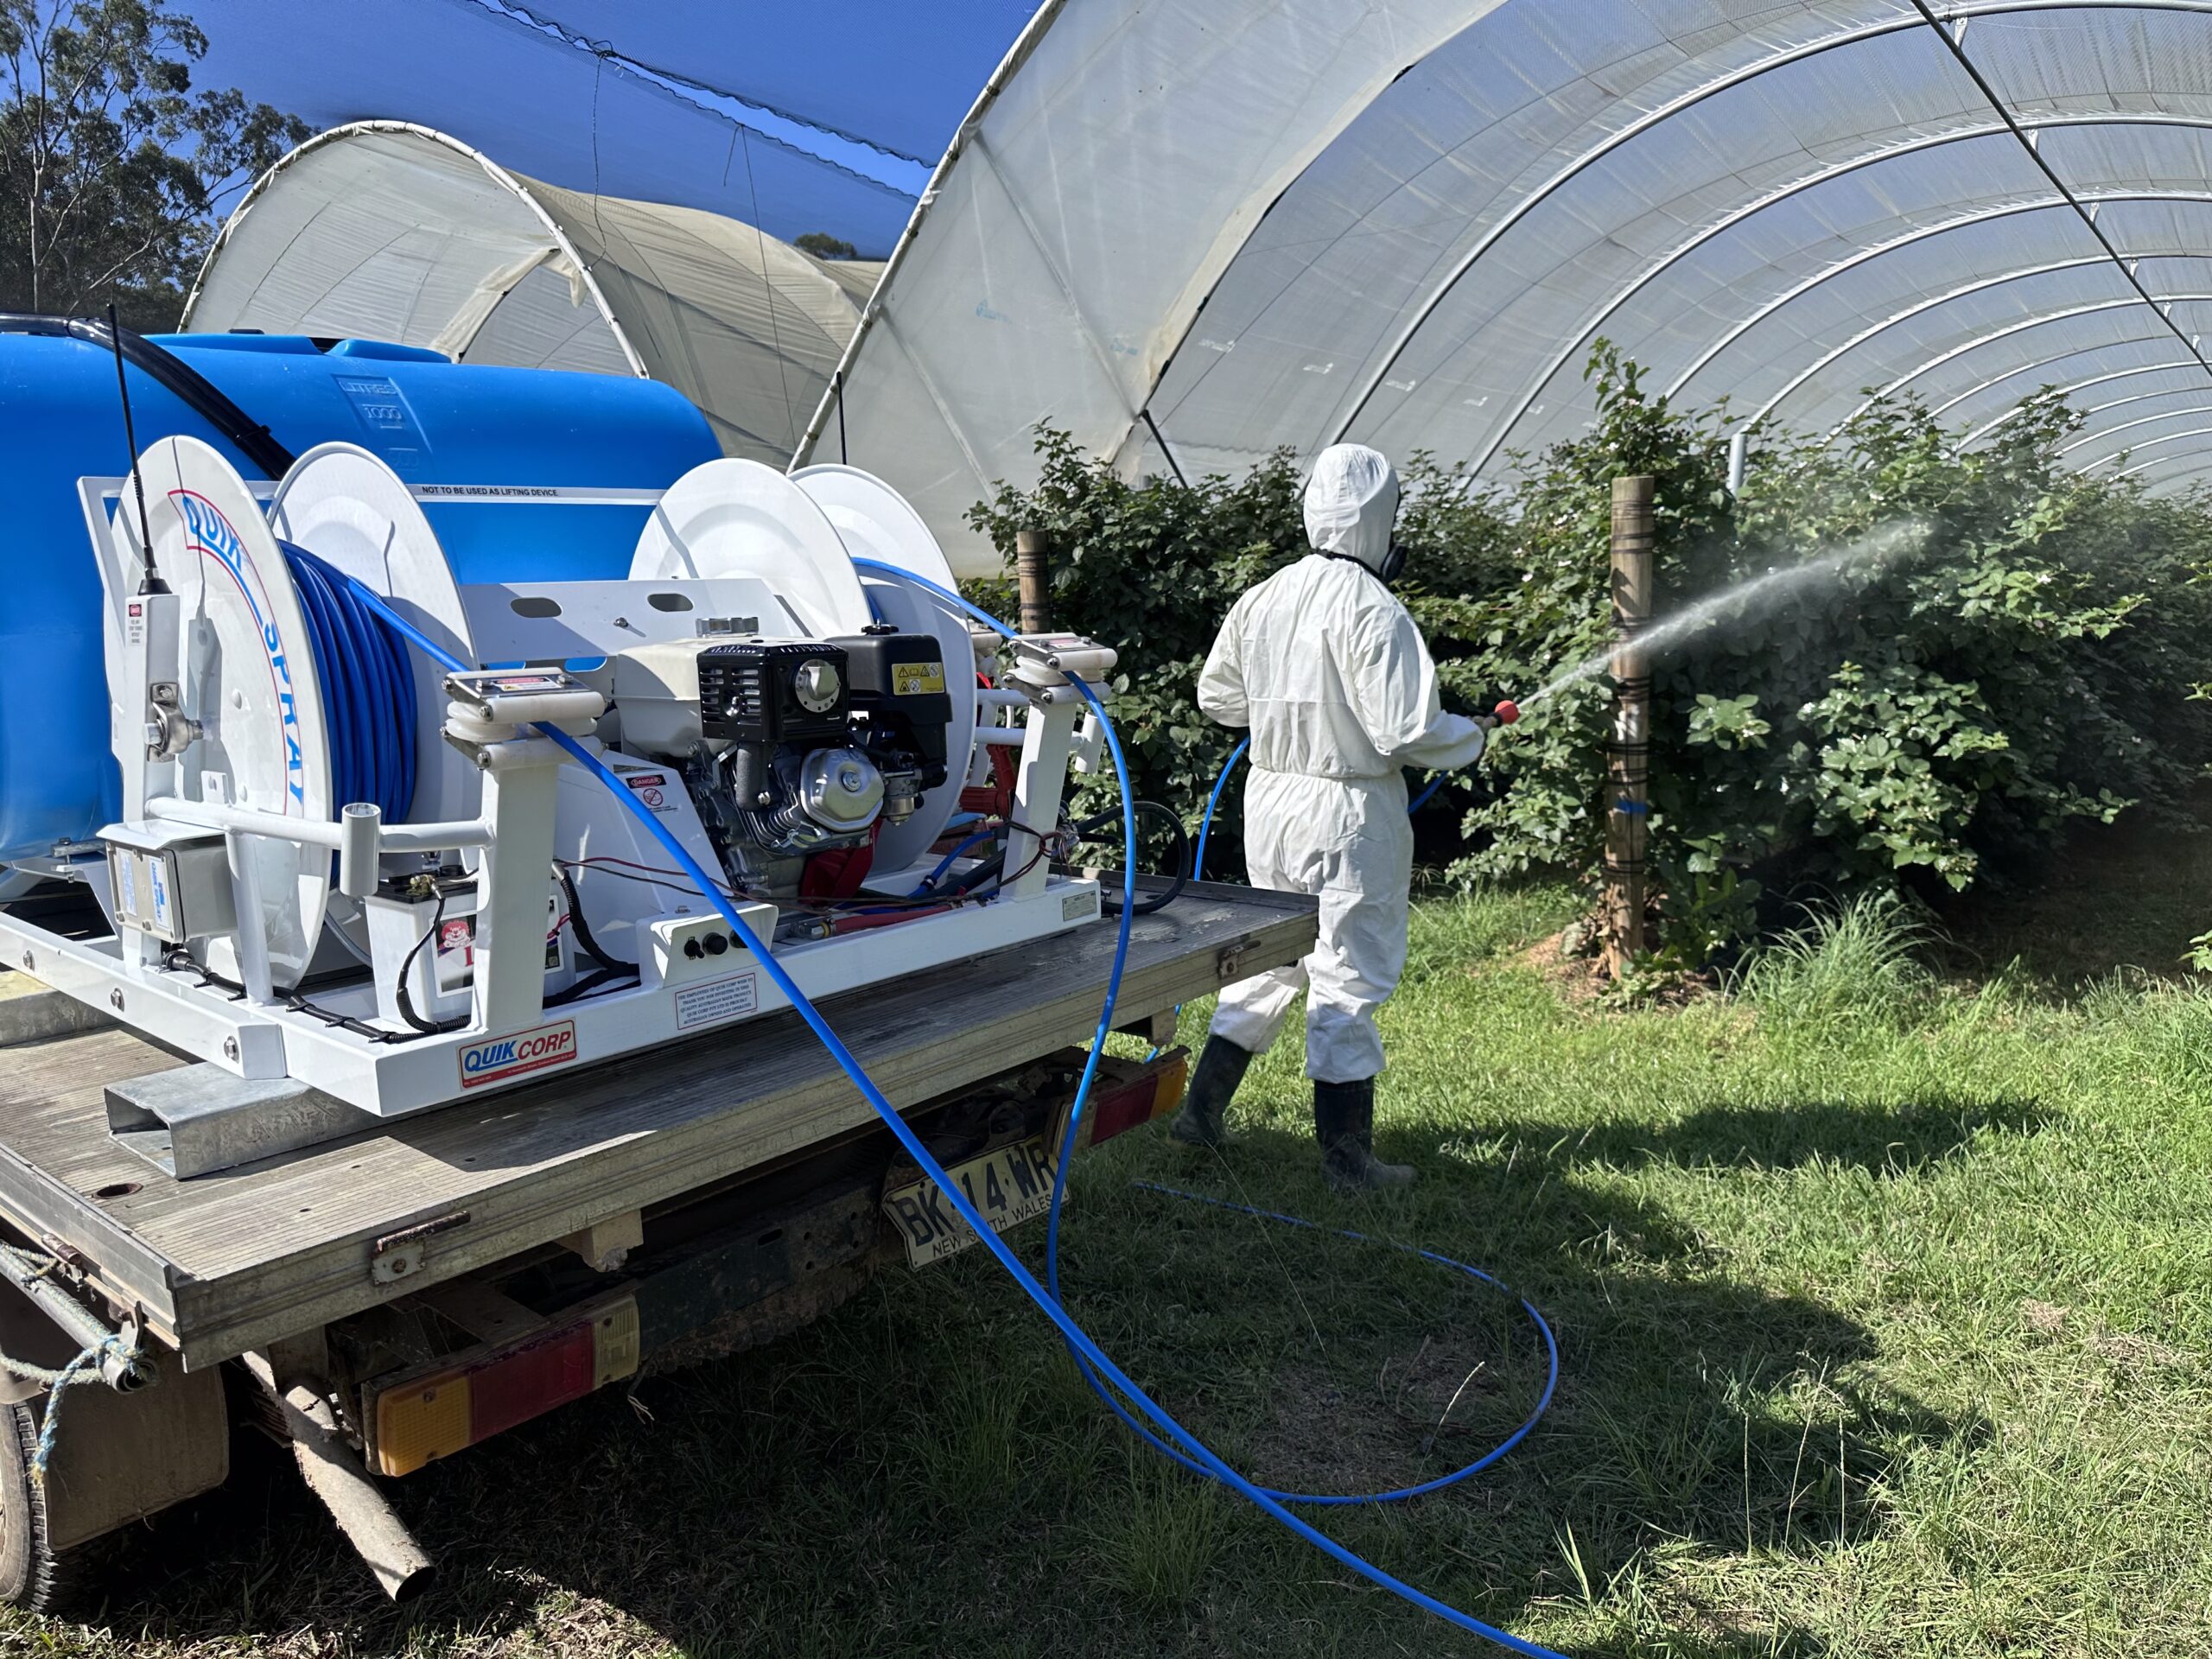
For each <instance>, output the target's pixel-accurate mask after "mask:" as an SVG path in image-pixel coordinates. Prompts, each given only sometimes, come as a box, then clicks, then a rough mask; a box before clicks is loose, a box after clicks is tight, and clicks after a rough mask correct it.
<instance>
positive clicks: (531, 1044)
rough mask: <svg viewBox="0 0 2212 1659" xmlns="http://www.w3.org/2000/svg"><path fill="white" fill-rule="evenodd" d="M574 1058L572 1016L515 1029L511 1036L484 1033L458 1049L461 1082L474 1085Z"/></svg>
mask: <svg viewBox="0 0 2212 1659" xmlns="http://www.w3.org/2000/svg"><path fill="white" fill-rule="evenodd" d="M575 1058H576V1022H575V1020H562V1021H561V1023H560V1024H558V1025H556V1026H540V1027H537V1029H536V1030H535V1031H521V1032H517V1033H515V1034H514V1035H513V1036H512V1037H487V1038H486V1039H484V1040H483V1041H482V1042H480V1043H471V1044H469V1046H467V1047H466V1048H464V1049H462V1050H461V1087H462V1088H464V1089H478V1088H481V1087H482V1086H483V1085H484V1084H487V1083H505V1082H507V1081H508V1080H510V1079H511V1078H514V1077H521V1076H523V1075H524V1073H526V1072H531V1071H544V1070H545V1069H546V1068H547V1067H549V1066H555V1065H568V1064H569V1061H571V1060H573V1059H575Z"/></svg>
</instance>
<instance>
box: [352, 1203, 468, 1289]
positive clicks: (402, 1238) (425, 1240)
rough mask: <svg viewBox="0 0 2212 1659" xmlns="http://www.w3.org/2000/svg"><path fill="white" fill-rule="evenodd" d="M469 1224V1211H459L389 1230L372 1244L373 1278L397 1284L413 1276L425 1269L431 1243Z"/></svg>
mask: <svg viewBox="0 0 2212 1659" xmlns="http://www.w3.org/2000/svg"><path fill="white" fill-rule="evenodd" d="M467 1225H468V1211H466V1210H456V1211H454V1213H453V1214H451V1215H449V1216H440V1217H437V1218H436V1219H435V1220H433V1221H425V1222H422V1223H419V1224H416V1225H415V1226H413V1227H403V1228H401V1229H400V1230H398V1231H397V1232H396V1233H386V1234H385V1236H383V1237H382V1238H380V1239H378V1240H377V1242H376V1243H373V1244H372V1245H370V1246H369V1281H370V1282H371V1283H372V1284H378V1285H396V1284H397V1283H399V1281H401V1280H403V1279H412V1278H414V1277H416V1275H417V1274H420V1273H421V1272H422V1271H423V1257H424V1255H425V1254H426V1253H427V1252H428V1250H429V1243H430V1241H431V1240H432V1239H434V1238H435V1237H436V1236H438V1235H439V1234H441V1233H449V1232H451V1231H453V1230H454V1228H456V1227H466V1226H467Z"/></svg>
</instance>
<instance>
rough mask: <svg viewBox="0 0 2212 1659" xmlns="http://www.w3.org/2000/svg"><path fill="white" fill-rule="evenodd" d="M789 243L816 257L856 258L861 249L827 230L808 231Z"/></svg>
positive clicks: (859, 254)
mask: <svg viewBox="0 0 2212 1659" xmlns="http://www.w3.org/2000/svg"><path fill="white" fill-rule="evenodd" d="M791 245H792V246H793V247H795V248H797V249H798V251H800V252H801V253H810V254H812V255H813V256H814V257H816V258H817V259H857V258H859V257H861V251H860V250H859V249H858V248H856V247H855V246H854V245H852V244H851V243H849V242H848V241H846V240H845V238H843V237H842V236H832V235H830V234H829V232H827V231H809V232H807V233H806V234H805V235H804V236H802V237H799V238H796V239H795V240H794V241H793V242H792V243H791Z"/></svg>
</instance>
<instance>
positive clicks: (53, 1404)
mask: <svg viewBox="0 0 2212 1659" xmlns="http://www.w3.org/2000/svg"><path fill="white" fill-rule="evenodd" d="M111 1354H112V1355H113V1356H115V1357H117V1358H118V1359H120V1360H122V1361H123V1363H124V1364H125V1365H136V1364H137V1363H138V1357H139V1356H138V1344H137V1341H136V1340H134V1339H133V1338H128V1337H125V1336H124V1335H123V1334H122V1333H121V1332H117V1333H116V1334H114V1335H112V1336H107V1337H102V1338H100V1339H99V1341H98V1342H96V1343H94V1344H92V1346H91V1347H89V1348H87V1349H86V1350H85V1351H84V1352H83V1353H81V1354H79V1355H78V1356H77V1357H76V1358H74V1359H73V1360H71V1361H70V1362H69V1363H67V1365H64V1366H63V1367H62V1368H61V1369H60V1370H58V1371H49V1370H47V1369H46V1367H45V1366H43V1365H34V1364H32V1363H30V1362H29V1361H28V1360H22V1359H11V1358H10V1357H8V1356H7V1355H6V1354H0V1371H5V1372H7V1373H8V1374H9V1375H10V1376H20V1377H22V1378H23V1379H24V1380H25V1381H26V1382H30V1383H44V1384H45V1385H46V1389H47V1396H46V1421H44V1422H42V1423H41V1424H40V1425H39V1430H38V1446H37V1449H36V1450H35V1451H34V1452H32V1453H31V1479H32V1480H33V1482H35V1484H38V1485H41V1486H43V1485H45V1484H46V1469H47V1465H48V1464H49V1463H51V1462H52V1461H53V1460H54V1431H55V1430H56V1429H57V1428H58V1427H60V1422H61V1402H62V1401H63V1400H65V1399H67V1397H68V1394H67V1391H68V1389H71V1388H72V1387H73V1386H74V1385H76V1384H77V1383H97V1382H99V1380H100V1374H99V1370H98V1369H97V1368H98V1367H99V1365H100V1364H101V1363H104V1362H105V1360H106V1359H107V1357H109V1356H110V1355H111Z"/></svg>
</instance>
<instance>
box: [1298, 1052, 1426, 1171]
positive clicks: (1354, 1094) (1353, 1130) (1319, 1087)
mask: <svg viewBox="0 0 2212 1659" xmlns="http://www.w3.org/2000/svg"><path fill="white" fill-rule="evenodd" d="M1313 1135H1314V1138H1315V1139H1317V1140H1318V1141H1320V1143H1321V1174H1322V1177H1323V1179H1325V1180H1326V1181H1327V1182H1328V1183H1329V1188H1330V1190H1331V1191H1332V1192H1347V1193H1349V1192H1377V1191H1379V1190H1381V1189H1383V1188H1385V1187H1393V1186H1411V1185H1413V1182H1414V1169H1413V1166H1412V1165H1411V1164H1385V1163H1382V1162H1379V1161H1377V1160H1376V1156H1375V1079H1374V1078H1372V1077H1366V1078H1363V1079H1362V1080H1361V1081H1359V1082H1357V1083H1322V1082H1319V1080H1317V1081H1316V1082H1315V1083H1314V1084H1313Z"/></svg>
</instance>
